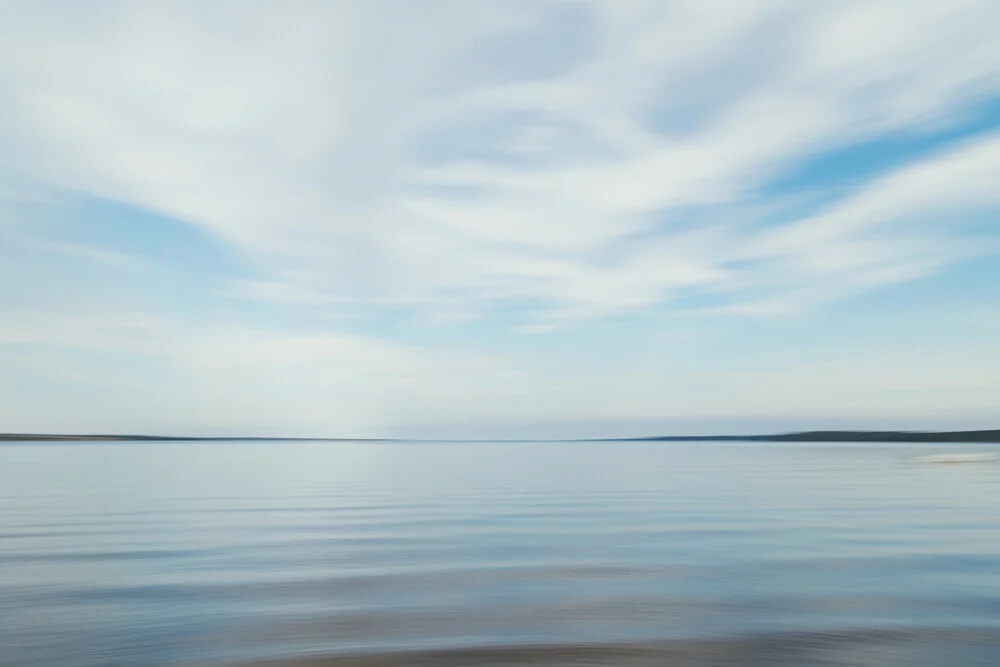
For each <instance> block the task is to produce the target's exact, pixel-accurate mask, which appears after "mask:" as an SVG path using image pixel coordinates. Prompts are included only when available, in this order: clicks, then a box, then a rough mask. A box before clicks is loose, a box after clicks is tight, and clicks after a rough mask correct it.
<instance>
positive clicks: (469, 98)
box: [0, 0, 1000, 314]
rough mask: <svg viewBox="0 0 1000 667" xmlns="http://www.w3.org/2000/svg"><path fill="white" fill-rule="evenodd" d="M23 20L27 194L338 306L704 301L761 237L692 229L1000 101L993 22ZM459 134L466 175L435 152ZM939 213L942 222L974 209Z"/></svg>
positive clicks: (183, 16)
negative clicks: (258, 269)
mask: <svg viewBox="0 0 1000 667" xmlns="http://www.w3.org/2000/svg"><path fill="white" fill-rule="evenodd" d="M3 14H4V20H5V24H6V25H7V26H8V31H7V32H8V33H9V36H10V39H8V40H5V44H4V45H3V47H2V51H0V63H2V69H0V73H2V74H0V76H2V77H3V78H2V81H0V85H2V86H3V87H4V89H5V90H6V91H7V92H8V97H9V100H10V104H9V105H8V111H7V113H6V114H5V119H4V123H3V124H4V126H6V128H7V131H8V134H10V133H16V135H10V136H16V142H15V145H19V146H21V150H20V151H18V152H16V153H14V154H11V155H10V156H9V157H10V159H11V160H13V161H15V162H16V163H17V165H19V168H20V169H21V170H22V172H24V173H28V174H30V175H32V176H33V177H35V178H37V179H40V180H41V181H44V182H47V183H50V184H55V185H57V186H61V187H66V188H70V189H76V190H81V191H84V192H88V193H91V194H96V195H99V196H104V197H110V198H113V199H119V200H122V201H124V202H127V203H130V204H133V205H137V206H141V207H146V208H150V209H153V210H157V211H161V212H164V213H166V214H169V215H172V216H176V217H177V218H179V219H180V220H183V221H186V222H189V223H191V224H195V225H198V226H200V227H202V228H203V229H205V230H207V231H209V232H210V233H212V234H215V235H217V236H219V237H220V238H223V239H226V240H228V241H230V242H233V243H235V244H238V246H240V247H241V248H243V249H244V250H245V251H247V252H250V253H253V254H254V255H256V256H258V257H260V258H263V259H264V260H265V262H266V264H265V266H269V267H270V270H271V272H272V273H273V280H274V281H276V282H275V284H278V283H283V282H288V277H287V274H288V273H291V272H293V271H297V272H298V273H299V275H308V276H309V277H308V278H307V280H308V281H309V284H304V285H303V286H302V287H303V290H304V291H305V292H308V293H312V294H313V297H311V299H312V300H313V301H315V302H317V303H320V302H323V301H324V300H325V299H326V298H334V299H339V300H344V299H346V300H362V301H370V302H374V303H378V302H406V303H409V304H410V306H411V307H413V308H417V309H420V308H421V307H422V304H427V307H428V308H431V309H433V308H434V305H433V304H435V303H437V302H438V301H440V300H441V299H442V298H444V296H445V295H452V296H450V297H448V299H449V300H450V301H453V300H454V298H455V297H454V296H453V295H454V294H455V293H461V294H462V295H464V296H462V297H461V298H463V299H465V300H466V301H467V302H468V303H472V302H475V303H481V302H484V301H488V300H491V299H495V298H501V299H504V300H509V299H520V300H524V301H527V302H529V303H536V304H538V305H539V306H543V307H546V308H549V309H554V310H555V311H556V312H559V311H562V312H565V311H567V310H578V311H580V312H581V313H585V312H586V313H594V314H597V313H608V312H614V311H617V310H621V309H629V308H636V307H642V306H645V305H648V304H650V303H652V302H656V301H660V300H669V299H670V298H671V296H672V295H674V294H675V289H674V288H675V287H676V286H677V284H678V283H679V284H681V285H685V286H690V287H696V286H697V285H698V284H702V285H704V286H706V287H711V288H713V289H715V288H717V287H718V285H716V284H715V283H717V282H718V277H719V276H722V275H724V274H725V273H726V264H727V263H728V262H730V261H731V260H732V258H731V256H730V255H729V254H728V252H729V248H730V246H731V245H732V244H733V242H735V241H736V240H739V241H743V240H744V239H746V238H747V236H748V235H749V237H750V240H751V241H753V240H754V238H753V237H754V232H752V231H750V230H736V231H735V232H734V234H733V235H732V236H731V237H729V238H725V237H723V238H722V239H721V241H720V243H719V244H718V245H716V246H715V247H707V248H700V249H699V250H698V254H697V255H696V256H694V257H679V256H678V253H677V252H675V251H673V250H672V247H673V242H674V238H673V236H672V235H671V233H670V226H671V224H672V221H675V220H676V219H678V216H682V215H683V213H684V212H685V211H689V210H690V209H691V208H692V207H696V208H697V207H711V206H714V205H720V204H728V205H730V206H732V205H739V204H740V203H741V202H744V201H745V202H747V203H751V202H752V195H753V191H754V189H755V188H756V187H758V186H760V185H762V184H763V183H765V182H766V181H767V180H768V179H769V178H770V177H772V176H773V175H775V174H777V173H779V172H780V171H781V170H785V169H788V168H790V167H792V166H793V165H794V164H795V163H796V162H798V161H801V160H803V159H806V158H808V157H809V156H810V155H811V154H813V153H814V152H815V151H818V150H823V149H826V148H830V147H834V146H837V145H839V144H843V143H846V142H852V141H858V140H861V139H864V138H866V137H871V136H874V135H875V134H876V133H883V132H888V131H894V130H902V129H915V130H917V131H920V129H921V128H922V127H924V124H925V123H926V122H928V121H929V120H933V121H940V120H941V119H942V118H944V119H947V118H949V117H951V116H953V115H954V114H955V113H959V112H960V111H961V110H962V109H963V108H964V107H965V105H967V104H968V103H969V101H970V100H973V99H976V98H980V97H983V96H987V95H991V94H995V93H996V92H998V91H1000V56H998V55H997V52H996V50H995V48H994V35H993V34H992V30H991V29H990V26H992V25H994V24H995V22H996V20H998V19H1000V14H998V12H997V6H996V4H995V3H992V2H988V1H980V2H976V1H971V0H970V1H965V2H960V3H947V4H941V3H937V2H930V1H916V0H915V1H914V2H909V3H906V4H905V5H904V4H901V3H898V2H894V1H892V0H882V1H878V2H871V1H866V2H844V3H814V4H810V5H809V6H808V7H804V6H802V5H801V4H799V3H791V2H783V1H765V0H760V1H757V2H728V1H721V0H720V1H719V2H704V1H703V0H700V1H698V2H694V1H686V0H677V1H674V2H669V3H665V2H628V3H623V2H614V1H611V2H593V3H589V2H581V3H553V2H538V3H503V2H473V3H456V2H444V1H441V2H432V3H425V4H424V6H422V7H421V10H420V11H419V12H418V11H417V10H416V8H413V7H408V6H406V5H403V4H398V3H385V2H365V3H334V4H331V3H325V2H312V1H309V0H297V1H295V2H288V3H280V4H273V3H232V2H224V1H221V2H209V3H192V2H187V1H184V0H176V1H174V2H165V3H155V4H148V3H140V4H135V3H127V2H112V1H107V2H99V3H92V4H91V5H90V6H89V8H88V12H87V14H86V16H82V15H80V14H79V12H76V11H74V10H72V9H71V8H69V7H62V8H59V7H56V6H48V5H38V4H35V3H28V2H17V1H13V2H10V1H9V2H6V3H4V4H3ZM567 25H569V26H575V28H574V31H571V32H566V30H563V29H561V28H560V26H567ZM389 42H392V44H393V49H387V48H382V47H381V46H380V45H384V44H387V43H389ZM494 45H497V48H499V46H500V45H503V46H504V47H510V46H511V45H515V46H518V45H519V48H520V51H518V50H517V49H510V48H508V49H507V50H501V51H496V50H491V49H494ZM538 45H546V46H545V47H544V48H542V47H541V46H538ZM531 49H535V50H534V51H532V50H531ZM539 49H541V50H539ZM522 52H523V53H522ZM528 53H531V54H533V55H532V57H531V58H528V57H527V54H528ZM477 58H481V59H480V60H477ZM482 58H486V59H485V60H484V59H482ZM474 63H480V65H476V66H475V67H474V66H473V64H474ZM533 63H534V64H533ZM480 66H481V67H484V68H485V69H478V70H477V69H476V68H477V67H480ZM730 71H731V72H736V73H737V74H735V75H727V74H726V73H727V72H730ZM684 117H687V120H686V121H684ZM678 122H680V123H681V124H680V125H679V126H678V125H676V123H678ZM469 123H473V125H469ZM476 123H479V124H480V125H479V127H480V129H479V130H477V133H478V134H473V135H465V134H463V135H454V132H456V131H459V130H460V129H461V128H462V127H473V126H474V125H475V124H476ZM497 123H501V124H500V125H497ZM511 124H512V125H511ZM664 124H665V125H664ZM503 127H510V128H513V129H511V130H510V131H511V132H513V134H502V133H501V134H500V135H498V136H496V137H495V138H494V141H493V144H492V145H491V144H490V136H491V131H493V132H495V131H497V130H499V129H501V128H503ZM518 128H519V129H518ZM678 128H680V129H678ZM461 131H462V132H465V131H466V130H461ZM470 131H471V130H470ZM506 131H507V130H504V132H506ZM453 135H454V136H461V137H463V138H462V140H461V141H458V143H457V144H456V143H455V142H454V141H453V142H452V144H453V149H449V150H450V151H451V154H450V155H449V154H447V153H446V154H444V155H438V156H437V157H434V158H433V159H432V156H431V155H430V154H426V151H425V152H424V153H422V152H421V151H422V150H423V149H421V148H420V147H421V146H427V147H429V148H428V150H431V151H432V152H433V150H438V152H439V153H440V150H442V147H446V146H448V145H449V144H448V138H449V136H453ZM455 146H457V148H454V147H455ZM435 147H436V148H435ZM470 147H471V148H470ZM476 147H478V148H476ZM472 148H475V149H476V150H478V151H479V155H474V154H473V153H474V152H475V151H472V150H471V149H472ZM984 150H986V149H984ZM456 151H457V153H456ZM463 151H465V153H467V154H463ZM8 166H10V165H8ZM987 167H988V165H987V164H986V163H983V164H982V165H981V168H982V169H987ZM969 176H970V177H971V178H973V179H975V178H978V179H980V180H983V179H988V178H989V174H988V173H987V172H985V171H979V172H975V173H970V174H969ZM911 177H914V176H911ZM431 183H437V184H438V187H437V188H435V187H432V186H431V185H430V184H431ZM443 183H453V184H456V185H458V184H466V187H468V184H474V186H475V189H474V190H472V191H469V193H468V194H467V195H462V196H461V197H459V198H456V197H455V196H452V195H442V194H441V192H442V190H441V188H440V186H441V184H443ZM932 191H933V192H936V193H938V195H940V196H939V197H937V198H933V200H931V198H932V195H931V194H929V192H930V191H925V192H924V193H923V194H922V195H921V196H922V198H923V201H924V203H926V204H927V205H929V206H932V207H935V206H936V207H938V208H939V209H941V215H942V219H944V217H945V216H948V215H949V213H950V211H951V210H952V209H951V208H950V206H951V205H954V204H961V205H962V206H965V205H966V204H967V202H966V203H962V202H959V201H958V200H956V198H954V197H950V196H948V195H947V194H946V193H944V192H943V191H942V190H941V189H933V188H932ZM870 196H875V195H874V194H872V195H870ZM859 205H860V204H859ZM758 224H759V223H758ZM809 224H813V223H811V222H810V223H809ZM942 224H944V223H942ZM658 225H662V226H664V227H665V231H664V232H663V235H662V239H663V240H662V241H661V242H658V243H657V244H656V248H658V249H659V250H658V252H659V251H662V254H661V255H659V256H658V257H659V262H660V263H661V264H672V265H675V266H673V268H671V269H669V270H655V271H654V270H649V269H648V268H643V267H648V266H649V265H650V264H655V263H656V257H651V253H650V250H649V249H648V247H646V245H645V244H644V243H643V242H640V241H635V242H633V243H631V244H630V243H629V239H630V238H631V237H632V235H634V234H635V233H637V232H639V231H643V230H647V229H649V228H650V226H658ZM799 227H801V225H791V226H790V230H789V233H792V232H791V230H793V229H798V228H799ZM755 228H756V227H755ZM777 233H778V234H782V233H784V230H778V232H777ZM623 244H625V247H626V249H624V250H622V249H621V246H622V245H623ZM611 247H615V248H618V251H617V252H618V255H620V259H619V260H618V268H617V269H615V270H612V271H609V270H608V269H607V268H606V267H605V266H604V265H603V264H602V262H601V260H600V257H601V255H603V254H604V253H606V252H607V251H608V250H609V248H611ZM943 261H947V258H945V259H944V260H943ZM930 266H931V265H930V264H929V265H928V267H929V268H930ZM691 267H699V268H691ZM743 269H744V271H747V270H749V271H750V272H751V273H752V272H753V271H754V267H752V266H751V267H746V266H744V267H743ZM303 270H305V271H304V273H303ZM760 270H761V271H763V272H767V271H770V267H769V266H766V265H763V266H761V267H760ZM915 273H916V272H915ZM679 276H683V277H682V278H679ZM694 276H697V277H694ZM750 279H751V280H750V281H751V282H753V276H751V277H750ZM801 279H802V276H801V274H800V273H796V272H793V273H791V274H789V275H788V276H787V278H786V283H789V284H786V285H779V286H777V287H779V288H781V289H785V288H788V287H795V284H796V283H797V282H798V281H800V280H801ZM292 282H295V281H294V280H293V281H292ZM616 285H617V286H616Z"/></svg>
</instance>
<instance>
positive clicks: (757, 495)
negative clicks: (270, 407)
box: [0, 442, 1000, 667]
mask: <svg viewBox="0 0 1000 667" xmlns="http://www.w3.org/2000/svg"><path fill="white" fill-rule="evenodd" d="M956 448H961V450H962V451H972V450H975V451H987V448H984V447H974V448H967V447H961V446H958V445H943V446H926V445H920V446H906V445H869V444H865V445H846V444H844V445H829V444H823V445H803V444H781V445H777V444H763V443H738V444H733V443H728V444H723V443H690V444H681V443H522V444H510V443H504V444H472V443H469V444H431V443H414V444H403V443H396V444H379V443H291V442H270V443H249V444H248V443H211V444H206V443H199V444H180V443H178V444H159V443H142V444H137V443H117V444H116V443H86V444H58V445H50V444H24V445H20V444H16V445H15V444H8V445H4V446H0V665H3V667H8V666H10V667H15V666H16V667H63V666H67V667H68V666H70V665H72V666H73V667H118V666H121V667H145V666H150V667H152V666H161V665H163V666H174V665H199V666H201V665H217V664H225V665H231V664H234V665H242V664H251V663H253V664H256V663H257V662H268V661H274V663H275V664H279V663H280V664H286V663H287V664H303V665H306V664H308V665H319V664H330V665H338V664H350V665H355V666H357V665H390V664H391V665H397V664H398V665H422V664H426V665H459V664H461V665H472V664H490V665H493V664H497V665H499V664H503V665H521V664H524V665H527V664H531V665H668V666H672V665H679V666H680V665H683V666H686V667H687V666H690V667H695V666H698V667H700V666H702V665H761V666H767V667H775V666H782V665H788V666H789V667H791V666H795V667H813V666H818V665H845V666H846V665H853V666H859V665H865V666H867V665H871V666H875V665H879V666H883V665H891V666H896V665H898V666H902V665H909V666H912V665H918V666H929V665H938V664H940V665H953V664H962V665H979V664H982V665H996V664H1000V643H998V641H997V636H998V635H1000V529H998V527H1000V526H998V523H1000V515H998V513H997V512H998V509H997V508H1000V464H996V463H974V464H964V465H952V466H942V465H932V464H921V463H919V462H916V461H915V460H914V457H917V456H921V455H927V454H934V453H940V452H948V451H956ZM995 631H997V634H995ZM314 656H325V658H324V660H323V661H319V662H312V661H310V658H312V657H314ZM338 656H353V657H352V658H350V659H348V658H347V657H340V658H338ZM363 656H367V657H363ZM269 664H270V663H269Z"/></svg>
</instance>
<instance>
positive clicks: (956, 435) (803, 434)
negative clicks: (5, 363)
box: [0, 429, 1000, 444]
mask: <svg viewBox="0 0 1000 667" xmlns="http://www.w3.org/2000/svg"><path fill="white" fill-rule="evenodd" d="M274 440H285V441H294V442H884V443H891V442H899V443H907V442H909V443H920V442H924V443H935V442H936V443H949V442H957V443H998V444H1000V429H993V430H979V431H800V432H795V433H776V434H770V435H659V436H647V437H634V438H572V439H559V440H543V439H522V440H509V439H491V440H450V441H449V440H429V439H426V438H421V439H415V440H408V439H403V438H279V437H275V438H266V437H190V436H167V435H120V434H109V435H100V434H94V435H75V434H47V433H0V442H93V441H101V442H109V441H111V442H268V441H274Z"/></svg>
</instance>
